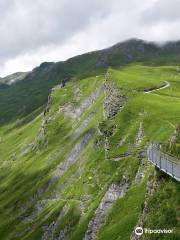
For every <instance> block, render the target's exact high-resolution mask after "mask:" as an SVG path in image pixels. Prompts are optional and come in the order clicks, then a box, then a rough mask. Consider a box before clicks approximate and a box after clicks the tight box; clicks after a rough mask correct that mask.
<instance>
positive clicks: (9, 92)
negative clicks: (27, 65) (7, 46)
mask: <svg viewBox="0 0 180 240" xmlns="http://www.w3.org/2000/svg"><path fill="white" fill-rule="evenodd" d="M179 59H180V42H172V43H171V42H170V43H167V44H165V45H162V46H160V45H157V44H155V43H151V42H145V41H143V40H138V39H131V40H128V41H125V42H122V43H118V44H116V45H114V46H112V47H110V48H107V49H105V50H101V51H96V52H91V53H87V54H83V55H80V56H77V57H74V58H71V59H69V60H67V61H65V62H58V63H43V64H41V65H40V66H39V67H38V68H36V69H34V70H33V71H32V72H31V73H29V74H28V75H27V76H26V77H25V79H24V80H23V81H18V82H16V83H14V84H12V85H11V86H7V85H6V84H3V85H1V86H0V123H1V124H3V123H5V122H7V121H12V120H13V119H18V118H19V117H25V116H27V115H28V114H30V113H31V112H32V111H34V110H37V109H38V108H39V107H42V106H43V105H44V104H45V102H46V99H47V96H48V94H49V91H50V89H51V88H52V87H53V86H54V85H56V84H60V83H61V82H62V81H63V80H73V79H79V78H84V77H86V76H92V75H98V74H100V73H104V72H105V70H106V69H107V67H109V66H112V67H120V66H124V65H125V64H128V63H132V62H144V63H146V64H149V65H168V64H169V65H171V64H172V65H177V64H178V63H179ZM30 99H31V101H30Z"/></svg>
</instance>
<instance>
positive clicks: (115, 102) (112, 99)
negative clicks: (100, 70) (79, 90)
mask: <svg viewBox="0 0 180 240" xmlns="http://www.w3.org/2000/svg"><path fill="white" fill-rule="evenodd" d="M104 91H105V100H104V113H105V116H106V117H107V118H112V117H113V116H115V115H116V114H117V113H118V112H119V111H121V110H122V108H123V106H124V104H125V102H126V97H125V96H124V95H123V94H122V93H121V92H120V90H119V89H117V88H115V87H114V86H113V83H112V82H111V81H109V80H107V79H106V80H105V81H104Z"/></svg>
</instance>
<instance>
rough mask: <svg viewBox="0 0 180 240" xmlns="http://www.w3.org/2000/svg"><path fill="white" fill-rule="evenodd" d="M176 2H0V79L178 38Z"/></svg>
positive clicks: (177, 5)
mask: <svg viewBox="0 0 180 240" xmlns="http://www.w3.org/2000/svg"><path fill="white" fill-rule="evenodd" d="M179 7H180V2H179V1H178V0H171V1H170V2H169V1H168V0H149V1H144V0H127V1H124V0H106V1H103V0H86V1H84V0H74V1H70V0H60V1H59V0H46V1H44V0H36V1H29V0H6V1H2V0H0V17H1V24H0V33H1V41H0V49H1V50H0V75H6V74H9V73H12V72H15V71H25V70H30V69H31V68H33V67H35V66H36V65H38V64H40V63H41V62H42V61H59V60H65V59H67V58H69V57H72V56H75V55H77V54H81V53H84V52H87V51H92V50H97V49H101V48H104V47H108V46H109V45H112V44H114V43H116V42H119V41H123V40H125V39H128V38H132V37H136V38H142V39H145V40H155V41H163V40H173V39H178V38H179V33H178V31H177V29H178V26H179V24H180V18H179V14H178V10H179Z"/></svg>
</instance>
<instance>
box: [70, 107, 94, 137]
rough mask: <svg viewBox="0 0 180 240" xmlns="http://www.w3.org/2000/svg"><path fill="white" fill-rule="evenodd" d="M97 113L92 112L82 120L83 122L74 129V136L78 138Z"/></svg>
mask: <svg viewBox="0 0 180 240" xmlns="http://www.w3.org/2000/svg"><path fill="white" fill-rule="evenodd" d="M95 114H96V113H95V112H92V113H90V115H89V116H88V117H87V118H86V119H85V120H84V121H83V122H82V124H81V125H80V126H79V127H78V128H77V129H76V130H75V131H74V133H73V135H72V138H73V139H75V138H77V137H78V136H79V135H80V134H81V133H82V131H83V130H84V129H85V128H86V127H87V126H88V124H89V122H90V121H91V119H92V118H93V117H94V115H95Z"/></svg>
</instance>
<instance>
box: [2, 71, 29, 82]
mask: <svg viewBox="0 0 180 240" xmlns="http://www.w3.org/2000/svg"><path fill="white" fill-rule="evenodd" d="M27 74H28V72H17V73H13V74H11V75H8V76H6V77H4V78H0V83H4V84H7V85H11V84H12V83H15V82H17V81H20V80H23V79H24V78H25V76H26V75H27Z"/></svg>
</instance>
